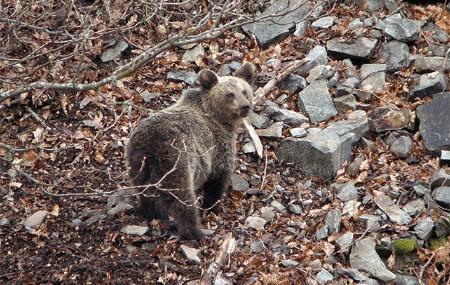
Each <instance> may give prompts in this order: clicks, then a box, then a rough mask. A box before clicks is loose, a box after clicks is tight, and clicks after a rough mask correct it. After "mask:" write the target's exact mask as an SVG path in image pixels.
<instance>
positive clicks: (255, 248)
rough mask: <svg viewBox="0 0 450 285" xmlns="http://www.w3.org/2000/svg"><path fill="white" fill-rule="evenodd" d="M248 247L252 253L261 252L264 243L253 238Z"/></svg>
mask: <svg viewBox="0 0 450 285" xmlns="http://www.w3.org/2000/svg"><path fill="white" fill-rule="evenodd" d="M250 249H251V251H252V252H254V253H259V252H261V251H262V250H263V249H264V243H263V242H262V241H260V240H255V241H254V242H252V244H251V245H250Z"/></svg>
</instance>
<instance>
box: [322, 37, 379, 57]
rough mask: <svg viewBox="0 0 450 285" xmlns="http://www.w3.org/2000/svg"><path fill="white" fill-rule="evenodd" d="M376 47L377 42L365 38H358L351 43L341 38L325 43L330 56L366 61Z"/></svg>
mask: <svg viewBox="0 0 450 285" xmlns="http://www.w3.org/2000/svg"><path fill="white" fill-rule="evenodd" d="M376 45H377V40H375V39H369V38H366V37H359V38H357V39H356V40H353V41H348V40H347V39H343V38H333V39H331V40H329V41H327V49H328V52H329V53H330V54H331V55H334V56H336V57H338V58H350V59H356V60H368V59H369V58H370V57H371V56H372V54H373V52H374V50H375V46H376Z"/></svg>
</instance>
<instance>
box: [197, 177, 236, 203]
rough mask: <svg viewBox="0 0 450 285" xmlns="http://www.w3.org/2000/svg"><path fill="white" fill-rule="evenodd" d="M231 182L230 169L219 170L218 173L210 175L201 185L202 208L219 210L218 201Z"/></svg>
mask: <svg viewBox="0 0 450 285" xmlns="http://www.w3.org/2000/svg"><path fill="white" fill-rule="evenodd" d="M230 184H231V171H221V172H220V174H218V175H215V176H213V177H210V178H209V179H208V181H206V183H205V184H204V185H203V204H202V208H203V209H210V210H211V211H214V212H217V211H218V210H219V207H218V206H219V205H218V201H219V199H220V198H221V197H222V195H223V193H225V192H226V191H227V190H228V188H229V187H230Z"/></svg>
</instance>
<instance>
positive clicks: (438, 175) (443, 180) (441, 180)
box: [428, 169, 450, 190]
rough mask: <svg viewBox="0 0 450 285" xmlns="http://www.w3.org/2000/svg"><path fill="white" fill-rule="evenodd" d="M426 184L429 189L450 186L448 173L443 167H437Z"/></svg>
mask: <svg viewBox="0 0 450 285" xmlns="http://www.w3.org/2000/svg"><path fill="white" fill-rule="evenodd" d="M428 185H429V186H430V189H431V190H433V189H434V188H437V187H441V186H450V174H448V173H447V172H446V171H445V170H444V169H439V170H438V171H436V172H435V173H434V174H433V176H431V177H430V181H428Z"/></svg>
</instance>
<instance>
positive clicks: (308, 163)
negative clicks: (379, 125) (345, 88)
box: [276, 111, 369, 180]
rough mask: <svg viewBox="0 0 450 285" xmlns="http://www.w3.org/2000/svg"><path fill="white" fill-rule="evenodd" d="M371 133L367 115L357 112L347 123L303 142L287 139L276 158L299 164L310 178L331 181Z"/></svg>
mask: <svg viewBox="0 0 450 285" xmlns="http://www.w3.org/2000/svg"><path fill="white" fill-rule="evenodd" d="M368 129H369V127H368V118H367V114H366V113H365V112H364V111H354V112H353V113H351V114H349V115H348V120H344V121H339V122H335V123H332V124H330V125H329V126H328V127H327V128H326V129H324V130H322V131H318V132H315V133H310V134H309V135H308V136H306V137H304V138H286V139H284V140H283V141H282V142H281V143H280V146H279V147H278V148H277V149H276V155H277V157H278V158H279V159H280V160H282V161H285V162H293V163H296V164H297V165H299V166H300V167H301V168H302V169H303V170H304V171H305V172H306V173H307V174H310V175H315V176H320V177H323V178H324V179H327V180H329V179H331V178H333V177H334V176H335V175H336V172H337V170H338V169H339V168H340V167H341V165H342V163H343V162H344V161H347V160H350V159H351V155H352V153H351V149H352V146H353V145H354V144H355V143H356V142H358V141H359V140H360V139H361V137H362V136H363V135H364V134H365V133H366V132H367V131H368ZM308 131H310V129H309V130H308Z"/></svg>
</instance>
